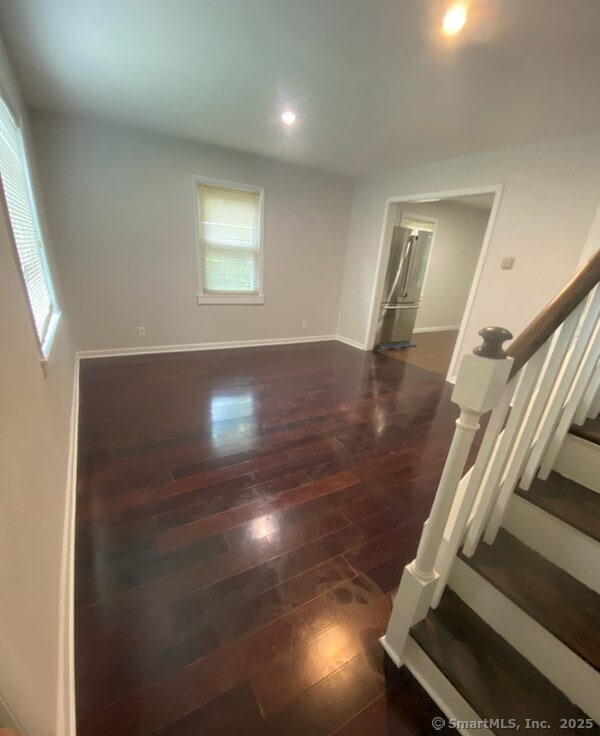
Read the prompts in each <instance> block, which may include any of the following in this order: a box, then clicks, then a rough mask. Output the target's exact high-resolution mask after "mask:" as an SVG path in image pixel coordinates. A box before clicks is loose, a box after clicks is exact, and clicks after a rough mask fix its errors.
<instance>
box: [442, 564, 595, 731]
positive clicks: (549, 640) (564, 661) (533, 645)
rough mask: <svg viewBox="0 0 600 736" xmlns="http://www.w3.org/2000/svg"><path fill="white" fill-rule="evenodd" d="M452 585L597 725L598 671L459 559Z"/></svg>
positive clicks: (451, 580) (466, 601) (478, 613)
mask: <svg viewBox="0 0 600 736" xmlns="http://www.w3.org/2000/svg"><path fill="white" fill-rule="evenodd" d="M449 585H450V587H451V588H452V590H453V591H454V592H455V593H456V594H457V595H458V596H459V597H460V598H461V599H462V600H463V601H464V602H465V603H466V604H467V605H468V606H469V607H470V608H471V609H472V610H473V611H474V612H475V613H476V614H477V615H478V616H479V617H480V618H482V619H483V620H484V621H485V622H486V623H487V624H488V625H489V626H491V627H492V628H493V629H494V630H495V631H496V632H497V633H498V634H500V636H502V637H503V638H504V639H505V640H506V641H507V642H508V643H509V644H510V645H511V646H512V647H513V648H514V649H516V650H517V651H518V652H519V653H520V654H522V655H523V656H524V657H525V658H526V659H528V660H529V661H530V662H531V664H532V665H533V666H534V667H535V668H536V669H538V670H539V671H540V672H541V673H542V675H544V677H546V678H548V680H550V682H552V683H553V684H554V685H555V686H556V687H557V688H558V689H559V690H562V692H564V693H565V695H566V696H567V697H568V698H569V699H570V700H571V701H572V702H573V703H575V704H576V705H578V706H579V707H580V708H581V709H582V710H584V711H585V712H586V713H588V714H589V715H590V716H591V717H592V718H594V719H595V720H596V721H597V722H598V721H599V720H600V703H599V702H598V693H599V692H600V674H599V673H598V672H596V671H595V670H594V669H593V668H592V667H590V666H589V665H588V664H587V663H586V662H584V661H583V660H582V659H580V658H579V657H578V656H577V655H576V654H574V652H572V651H571V650H570V649H569V648H568V647H566V646H565V645H564V644H563V643H562V642H560V641H559V640H558V639H557V638H556V637H555V636H553V635H552V634H551V633H550V632H549V631H548V630H547V629H545V628H544V627H543V626H541V625H540V624H539V623H538V622H537V621H535V620H534V619H533V618H532V617H531V616H529V615H528V614H527V613H525V612H524V611H523V610H522V609H521V608H519V607H518V606H516V605H515V604H514V603H513V602H512V601H510V600H509V599H508V598H507V597H506V596H505V595H503V594H502V593H501V592H500V591H498V590H497V589H496V588H495V587H494V586H493V585H491V584H490V583H488V582H487V581H486V580H484V579H483V578H482V577H481V576H480V575H479V574H478V573H477V572H475V571H474V570H473V569H472V568H471V567H469V565H467V564H466V563H465V562H463V561H462V560H461V559H459V558H457V559H456V560H455V563H454V566H453V568H452V573H451V575H450V580H449Z"/></svg>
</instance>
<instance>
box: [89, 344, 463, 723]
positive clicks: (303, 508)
mask: <svg viewBox="0 0 600 736" xmlns="http://www.w3.org/2000/svg"><path fill="white" fill-rule="evenodd" d="M450 388H451V387H449V386H448V385H447V384H445V383H444V381H443V379H442V378H441V377H440V376H437V375H435V374H433V373H431V372H428V371H424V370H422V369H420V368H418V367H415V366H413V365H409V364H407V363H404V362H401V361H395V360H389V359H388V358H385V357H382V356H380V355H375V354H373V353H364V352H361V351H358V350H355V349H353V348H349V347H347V346H345V345H342V344H340V343H334V342H331V343H315V344H307V345H295V346H279V347H272V348H256V349H244V350H223V351H212V352H197V353H179V354H168V355H155V356H136V357H130V358H119V359H102V360H94V361H83V363H82V366H81V413H80V443H79V453H80V455H79V474H78V502H77V542H76V668H77V716H78V724H79V730H78V733H79V735H80V736H90V735H91V734H107V733H110V734H111V735H112V736H115V735H119V734H138V735H144V736H145V735H146V734H154V733H157V734H161V736H166V734H174V735H175V734H176V735H177V736H185V734H194V735H196V734H198V733H206V734H223V735H225V734H269V735H270V736H278V735H279V734H286V735H287V734H302V735H303V736H304V735H305V734H311V736H320V735H322V736H326V735H327V734H332V733H334V732H335V733H336V734H338V736H342V735H343V736H352V735H354V734H363V733H364V734H366V733H368V734H369V735H370V736H378V734H381V735H383V734H427V733H434V731H433V730H432V727H431V719H432V717H434V716H435V715H439V711H438V710H437V708H436V706H435V705H434V704H433V702H432V701H431V700H430V699H429V697H428V696H427V695H426V694H425V692H424V691H423V690H422V689H421V688H420V687H419V686H418V685H417V683H416V682H415V681H414V680H413V679H412V678H411V676H410V675H409V674H408V673H406V672H405V671H403V670H401V671H398V670H396V669H395V667H393V665H390V663H389V661H387V660H385V659H384V655H383V650H382V649H381V647H380V645H379V643H378V641H377V640H378V637H379V636H380V635H381V634H382V633H383V631H384V630H385V627H386V624H387V619H388V617H389V612H390V594H391V593H392V591H393V590H394V589H395V587H396V586H397V584H398V581H399V578H400V575H401V571H402V568H403V566H404V565H405V564H406V563H407V562H408V561H409V560H410V559H411V558H412V557H413V556H414V553H415V550H416V545H417V541H418V538H419V535H420V532H421V525H422V522H423V521H424V519H425V518H426V515H427V512H428V510H429V507H430V505H431V502H432V499H433V494H434V491H435V488H436V485H437V480H438V478H439V475H440V473H441V469H442V465H443V462H444V458H445V454H446V451H447V448H448V445H449V442H450V438H451V434H452V430H453V426H454V420H455V418H456V416H457V414H458V412H457V409H456V407H455V406H454V405H452V404H451V403H450V401H449V395H450ZM442 733H444V731H442Z"/></svg>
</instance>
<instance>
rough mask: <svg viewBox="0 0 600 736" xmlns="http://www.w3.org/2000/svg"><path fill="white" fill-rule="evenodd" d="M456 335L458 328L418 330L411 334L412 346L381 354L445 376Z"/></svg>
mask: <svg viewBox="0 0 600 736" xmlns="http://www.w3.org/2000/svg"><path fill="white" fill-rule="evenodd" d="M457 337H458V330H444V331H440V332H419V333H416V334H414V335H413V336H412V342H414V344H415V347H414V348H403V349H402V350H388V351H386V352H384V353H382V355H385V356H387V357H388V358H393V359H394V360H401V361H403V362H405V363H410V364H411V365H416V366H419V368H424V369H425V370H427V371H432V372H433V373H437V374H439V375H440V376H442V377H444V378H445V377H446V374H447V373H448V368H449V367H450V360H451V359H452V353H453V352H454V345H455V344H456V338H457Z"/></svg>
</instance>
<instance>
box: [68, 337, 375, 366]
mask: <svg viewBox="0 0 600 736" xmlns="http://www.w3.org/2000/svg"><path fill="white" fill-rule="evenodd" d="M332 340H333V341H338V342H343V343H344V344H345V345H350V347H353V348H358V349H359V350H365V347H364V346H363V345H362V344H361V343H358V342H355V341H354V340H350V339H348V338H347V337H341V336H340V335H311V336H307V337H275V338H268V339H264V340H234V341H230V342H225V341H223V342H198V343H186V344H182V345H150V346H147V347H139V348H137V347H136V348H107V349H106V350H80V351H79V352H78V353H77V357H78V358H81V359H83V360H85V359H87V358H120V357H124V356H127V355H154V354H160V353H188V352H196V351H202V350H230V349H232V348H260V347H269V346H270V345H296V344H301V343H310V342H330V341H332Z"/></svg>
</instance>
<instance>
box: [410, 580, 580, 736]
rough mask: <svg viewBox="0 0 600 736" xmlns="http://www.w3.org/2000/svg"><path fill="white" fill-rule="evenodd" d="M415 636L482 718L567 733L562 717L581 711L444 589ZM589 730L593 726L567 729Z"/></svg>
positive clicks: (453, 595)
mask: <svg viewBox="0 0 600 736" xmlns="http://www.w3.org/2000/svg"><path fill="white" fill-rule="evenodd" d="M411 635H412V637H413V638H414V639H415V641H416V642H417V644H419V646H420V647H421V648H422V649H423V650H424V651H425V653H426V654H427V655H428V656H429V658H430V659H432V660H433V662H434V663H435V664H436V665H437V667H438V668H439V669H440V670H441V672H442V673H443V674H444V675H445V677H447V679H448V680H450V682H451V683H452V684H453V685H454V687H455V688H456V689H457V690H458V692H459V693H460V694H461V695H462V696H463V697H464V698H465V700H467V701H468V702H469V703H470V704H471V706H472V707H473V709H474V710H475V711H476V712H477V713H478V715H479V716H481V718H483V719H494V718H495V719H500V718H504V719H511V718H514V719H517V721H518V722H519V723H520V725H521V728H524V727H525V721H526V719H539V720H547V721H549V722H550V723H551V724H552V728H551V729H535V728H532V729H527V733H528V734H537V733H540V734H541V733H544V734H552V733H557V734H558V733H566V731H564V730H561V729H560V719H561V718H575V719H577V718H585V716H584V714H583V712H582V711H581V710H580V709H579V708H577V706H575V705H573V703H571V701H570V700H569V699H568V698H567V697H566V696H565V695H564V693H562V692H561V691H560V690H558V689H557V688H556V687H555V686H554V685H553V684H552V683H551V682H550V681H549V680H548V679H547V678H545V677H544V676H543V675H542V674H541V673H540V672H539V671H538V670H537V669H535V667H533V665H532V664H531V663H530V662H528V661H527V660H526V659H525V657H523V656H522V655H521V654H519V652H517V651H516V650H515V649H513V647H511V646H510V644H508V642H507V641H506V640H505V639H503V638H502V637H501V636H500V635H499V634H497V633H496V632H495V631H494V630H493V629H492V628H491V627H490V626H488V625H487V624H486V623H485V621H483V620H482V619H481V618H479V616H477V615H476V614H475V613H474V612H473V611H472V610H471V609H470V608H469V607H468V606H467V605H466V604H465V603H464V602H463V601H462V600H461V599H460V598H459V597H458V596H457V595H456V593H454V592H453V591H452V590H450V589H446V591H445V592H444V595H443V597H442V600H441V602H440V605H439V606H438V608H437V609H430V611H429V613H428V614H427V617H426V618H425V619H424V620H423V621H420V622H419V623H418V624H416V625H415V626H413V628H412V629H411ZM568 732H569V733H581V734H584V733H585V734H588V735H589V734H590V733H591V730H590V729H586V730H584V729H582V730H581V731H579V730H577V729H576V728H575V729H569V730H568Z"/></svg>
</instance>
